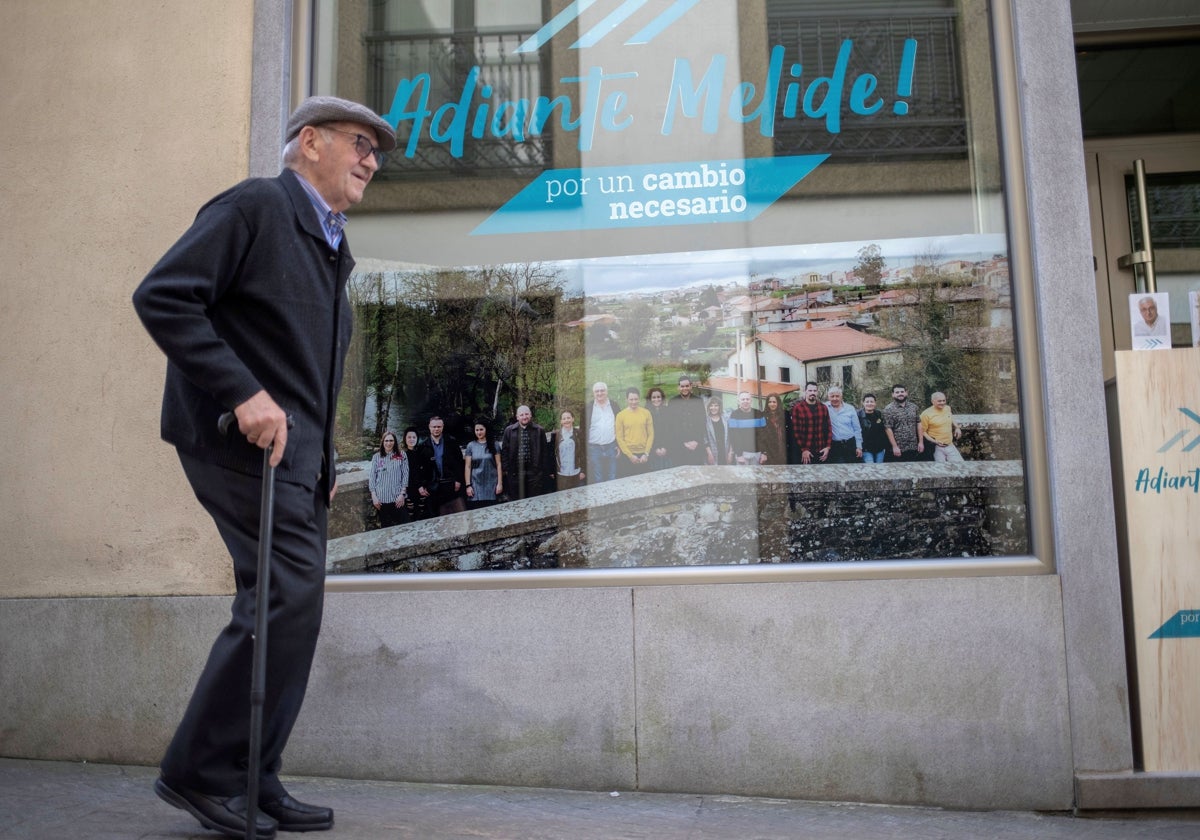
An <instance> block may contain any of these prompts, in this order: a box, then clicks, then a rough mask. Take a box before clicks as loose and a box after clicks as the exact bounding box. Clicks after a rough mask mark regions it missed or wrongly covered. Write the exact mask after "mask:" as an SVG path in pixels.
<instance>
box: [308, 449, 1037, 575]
mask: <svg viewBox="0 0 1200 840" xmlns="http://www.w3.org/2000/svg"><path fill="white" fill-rule="evenodd" d="M1025 522H1026V510H1025V485H1024V475H1023V470H1022V467H1021V464H1020V462H1018V461H991V462H982V461H978V462H966V463H962V464H933V463H920V464H878V465H874V464H854V465H829V466H820V467H796V466H778V467H770V466H766V467H677V468H674V469H670V470H664V471H662V472H658V473H654V474H652V475H646V476H639V477H636V478H630V479H626V480H624V481H618V482H609V483H607V484H600V485H594V486H589V487H582V488H579V489H577V490H570V491H567V492H564V493H555V494H551V495H548V496H542V497H539V498H534V499H526V500H523V501H519V502H511V503H508V504H504V505H497V506H494V507H490V508H484V509H481V510H474V511H467V512H466V513H459V514H453V515H450V516H443V517H440V518H438V519H434V520H426V521H423V522H415V523H411V524H408V525H400V526H397V527H394V528H388V529H383V530H376V531H368V532H366V533H362V534H355V535H351V536H347V537H342V538H339V539H335V540H331V541H330V551H329V560H328V568H329V571H330V572H331V573H354V572H436V571H481V570H520V569H551V568H563V569H568V568H571V569H599V568H639V567H646V566H703V565H726V564H753V563H800V562H830V561H860V560H884V559H922V558H943V557H987V556H998V555H1016V554H1025V553H1027V552H1028V547H1027V539H1026V528H1025Z"/></svg>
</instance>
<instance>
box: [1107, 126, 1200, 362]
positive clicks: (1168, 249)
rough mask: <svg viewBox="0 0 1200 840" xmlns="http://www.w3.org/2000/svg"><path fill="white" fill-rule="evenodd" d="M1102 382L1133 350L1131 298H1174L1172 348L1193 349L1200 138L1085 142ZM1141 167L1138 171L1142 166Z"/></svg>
mask: <svg viewBox="0 0 1200 840" xmlns="http://www.w3.org/2000/svg"><path fill="white" fill-rule="evenodd" d="M1084 149H1085V151H1086V154H1087V163H1088V195H1089V203H1090V205H1091V215H1092V242H1093V255H1094V258H1095V269H1096V297H1097V303H1098V304H1099V308H1100V341H1101V347H1102V350H1103V354H1104V376H1105V379H1106V380H1111V379H1112V378H1113V377H1114V376H1115V368H1114V361H1113V352H1114V351H1116V350H1128V349H1130V348H1131V346H1132V329H1131V316H1130V313H1131V308H1130V302H1129V296H1130V295H1131V294H1134V293H1135V292H1136V293H1139V294H1141V293H1152V292H1166V293H1167V294H1168V295H1169V301H1170V312H1169V313H1168V314H1169V319H1170V323H1171V332H1170V335H1171V344H1172V346H1174V347H1187V346H1191V345H1192V344H1193V343H1195V339H1194V338H1193V336H1192V322H1193V320H1194V319H1195V318H1196V313H1195V312H1194V311H1192V309H1189V305H1188V293H1189V292H1193V291H1198V290H1200V135H1194V134H1193V135H1180V134H1175V135H1166V136H1161V137H1148V138H1120V139H1104V140H1091V141H1085V144H1084ZM1139 161H1140V163H1138V162H1139Z"/></svg>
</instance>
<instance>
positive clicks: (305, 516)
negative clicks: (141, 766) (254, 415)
mask: <svg viewBox="0 0 1200 840" xmlns="http://www.w3.org/2000/svg"><path fill="white" fill-rule="evenodd" d="M179 458H180V461H182V462H183V470H184V473H185V474H186V475H187V478H188V481H189V482H191V485H192V489H193V491H195V493H196V498H197V499H199V500H200V503H201V504H202V505H203V506H204V509H205V510H207V511H208V512H209V514H210V515H211V516H212V518H213V520H214V521H215V522H216V525H217V530H218V531H219V532H220V534H221V538H222V539H223V540H224V541H225V545H226V547H227V548H228V549H229V553H230V555H231V556H232V558H233V573H234V583H235V586H236V593H235V594H234V598H233V609H232V616H231V618H230V621H229V624H228V625H227V626H226V627H225V628H224V629H223V630H222V631H221V632H220V634H219V635H218V636H217V640H216V641H215V642H214V643H213V646H212V650H211V651H210V653H209V655H208V662H207V663H206V664H205V666H204V670H203V671H202V672H201V674H200V679H199V681H198V682H197V683H196V688H195V691H194V692H193V693H192V699H191V702H189V703H188V707H187V711H186V712H184V715H183V720H182V721H181V722H180V724H179V728H178V729H177V730H176V731H175V737H174V738H172V739H171V744H170V746H169V747H167V752H166V755H165V756H164V757H163V760H162V772H163V777H164V778H165V779H166V780H167V781H168V783H170V782H174V783H176V784H179V785H182V786H184V787H189V788H192V789H194V790H198V791H200V792H202V793H209V794H213V795H217V796H232V795H234V794H237V793H244V792H245V790H246V766H247V753H248V752H249V744H250V666H251V658H252V656H251V654H252V651H253V645H254V642H253V633H254V601H255V591H256V579H257V577H258V514H259V503H260V498H261V492H262V479H260V478H257V477H254V476H248V475H243V474H241V473H238V472H234V471H232V470H227V469H225V468H223V467H217V466H213V465H212V464H206V463H204V462H202V461H198V460H196V459H194V458H191V457H189V456H187V455H183V454H181V455H180V456H179ZM320 496H321V494H320V493H319V492H318V491H316V490H308V489H306V488H304V487H301V486H300V485H298V484H288V483H285V482H281V481H277V482H276V483H275V530H274V536H273V543H272V548H273V551H272V557H271V594H270V603H271V606H270V616H269V626H268V629H269V633H268V635H267V641H268V645H267V674H266V676H267V679H266V697H265V701H264V704H263V737H262V760H261V764H260V766H261V768H262V777H261V779H260V780H259V791H260V799H262V800H264V801H267V800H271V799H276V798H278V797H279V796H282V795H283V794H284V793H285V791H284V789H283V786H282V785H281V784H280V782H279V769H280V765H281V763H282V762H281V756H282V754H283V748H284V745H285V744H286V743H287V740H288V736H289V735H290V734H291V732H292V727H293V725H294V724H295V722H296V717H297V716H298V715H299V714H300V705H301V703H302V702H303V701H304V692H305V689H306V688H307V686H308V673H309V669H310V667H311V665H312V658H313V653H314V651H315V650H316V646H317V634H318V633H319V631H320V629H321V611H322V609H323V607H324V603H325V536H326V521H327V513H328V511H327V508H326V506H325V499H323V498H320Z"/></svg>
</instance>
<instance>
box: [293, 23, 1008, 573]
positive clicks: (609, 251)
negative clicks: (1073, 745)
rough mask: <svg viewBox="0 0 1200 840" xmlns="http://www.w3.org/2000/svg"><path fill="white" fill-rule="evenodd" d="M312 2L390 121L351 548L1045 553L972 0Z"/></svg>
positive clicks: (349, 556) (726, 559) (355, 568)
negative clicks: (883, 2)
mask: <svg viewBox="0 0 1200 840" xmlns="http://www.w3.org/2000/svg"><path fill="white" fill-rule="evenodd" d="M317 6H318V10H317V11H318V16H317V18H316V19H317V20H318V21H319V22H320V25H319V26H317V27H315V29H314V31H315V33H316V40H315V43H316V54H315V65H314V78H315V79H317V80H318V81H317V88H318V89H317V90H315V91H314V92H316V93H330V94H336V95H340V96H346V97H348V98H353V99H359V100H360V101H364V102H366V103H368V104H369V105H370V106H371V107H372V108H374V109H375V110H376V111H377V112H378V113H380V114H381V115H382V116H383V117H384V118H385V119H386V120H388V122H389V123H391V124H392V125H394V126H395V127H396V130H397V137H398V147H397V149H396V151H395V152H394V153H393V154H392V155H390V156H389V160H388V162H387V164H386V166H385V167H384V168H383V169H382V170H380V172H379V173H377V175H376V176H375V182H374V183H373V184H372V187H371V191H370V192H369V193H368V197H367V200H366V201H365V202H364V204H363V205H362V206H361V207H360V208H358V209H357V210H356V212H355V213H354V214H353V215H352V217H351V222H350V225H349V226H348V227H347V236H348V237H349V241H350V243H351V247H352V248H353V251H354V254H355V256H356V258H357V261H358V266H357V269H356V273H355V275H354V276H353V277H352V279H351V284H350V295H351V301H352V304H353V306H354V310H355V313H356V319H355V338H354V345H353V347H352V349H351V354H350V356H349V358H348V360H347V370H346V377H345V383H346V384H345V386H344V390H343V393H342V396H341V400H340V403H339V440H338V452H339V458H340V462H341V463H340V466H339V473H340V478H339V482H340V488H341V489H340V491H339V494H338V500H337V504H336V506H335V510H334V516H333V520H332V523H331V532H332V533H331V537H332V539H331V544H330V571H331V572H333V573H341V572H363V571H370V572H387V573H408V572H437V571H445V572H455V571H458V572H463V571H486V570H539V569H556V570H561V569H578V568H590V569H595V568H622V569H638V568H646V567H661V566H711V565H727V564H736V565H758V564H764V563H768V564H781V565H783V564H804V563H814V562H834V563H836V562H846V563H849V562H856V561H863V560H906V559H939V558H946V559H959V560H961V559H962V558H971V557H996V556H1007V555H1021V554H1025V553H1027V552H1028V550H1029V547H1028V536H1027V531H1026V525H1025V523H1026V502H1025V474H1024V466H1023V461H1022V454H1021V452H1022V446H1021V433H1020V428H1021V424H1020V402H1019V376H1020V370H1019V365H1018V360H1017V356H1016V351H1015V344H1014V338H1013V336H1014V324H1013V304H1012V276H1011V270H1010V266H1009V259H1008V253H1009V248H1008V233H1007V229H1006V227H1005V198H1004V192H1003V188H1002V183H1001V177H1000V155H999V147H998V142H999V141H998V135H997V124H996V122H997V118H996V110H995V105H994V98H993V82H992V77H991V72H990V68H991V64H992V57H991V46H990V41H989V37H988V32H987V31H986V27H975V26H970V27H967V26H964V25H963V21H965V20H986V13H985V10H984V7H983V4H982V3H978V2H966V0H963V2H958V1H957V0H946V2H942V0H935V2H920V3H917V2H911V3H904V2H901V3H896V4H891V5H889V7H888V8H887V9H886V10H873V7H872V8H867V7H864V8H857V7H855V8H854V9H850V8H848V7H847V6H846V5H845V4H844V3H835V2H825V1H824V0H822V1H821V2H817V1H816V0H763V2H759V3H750V4H743V3H738V4H734V3H725V2H718V0H687V1H686V2H684V1H682V0H680V1H678V2H632V3H630V2H619V0H611V1H609V2H606V0H597V2H594V3H578V2H565V0H555V2H551V3H549V4H543V3H542V2H540V0H539V2H514V3H505V4H488V3H482V2H474V3H472V2H467V3H460V2H456V3H449V2H435V0H425V2H399V0H390V1H389V0H385V1H384V2H373V3H369V4H368V3H365V2H346V0H341V2H338V3H328V4H322V3H318V4H317ZM335 45H336V48H335ZM363 68H369V71H368V72H365V73H364V71H363ZM385 508H386V509H385Z"/></svg>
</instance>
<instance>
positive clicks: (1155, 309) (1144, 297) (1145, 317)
mask: <svg viewBox="0 0 1200 840" xmlns="http://www.w3.org/2000/svg"><path fill="white" fill-rule="evenodd" d="M1129 327H1130V334H1131V335H1132V336H1133V349H1134V350H1170V349H1171V309H1170V304H1169V301H1168V296H1167V293H1166V292H1144V293H1140V294H1139V293H1136V292H1135V293H1134V294H1132V295H1130V296H1129Z"/></svg>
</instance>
